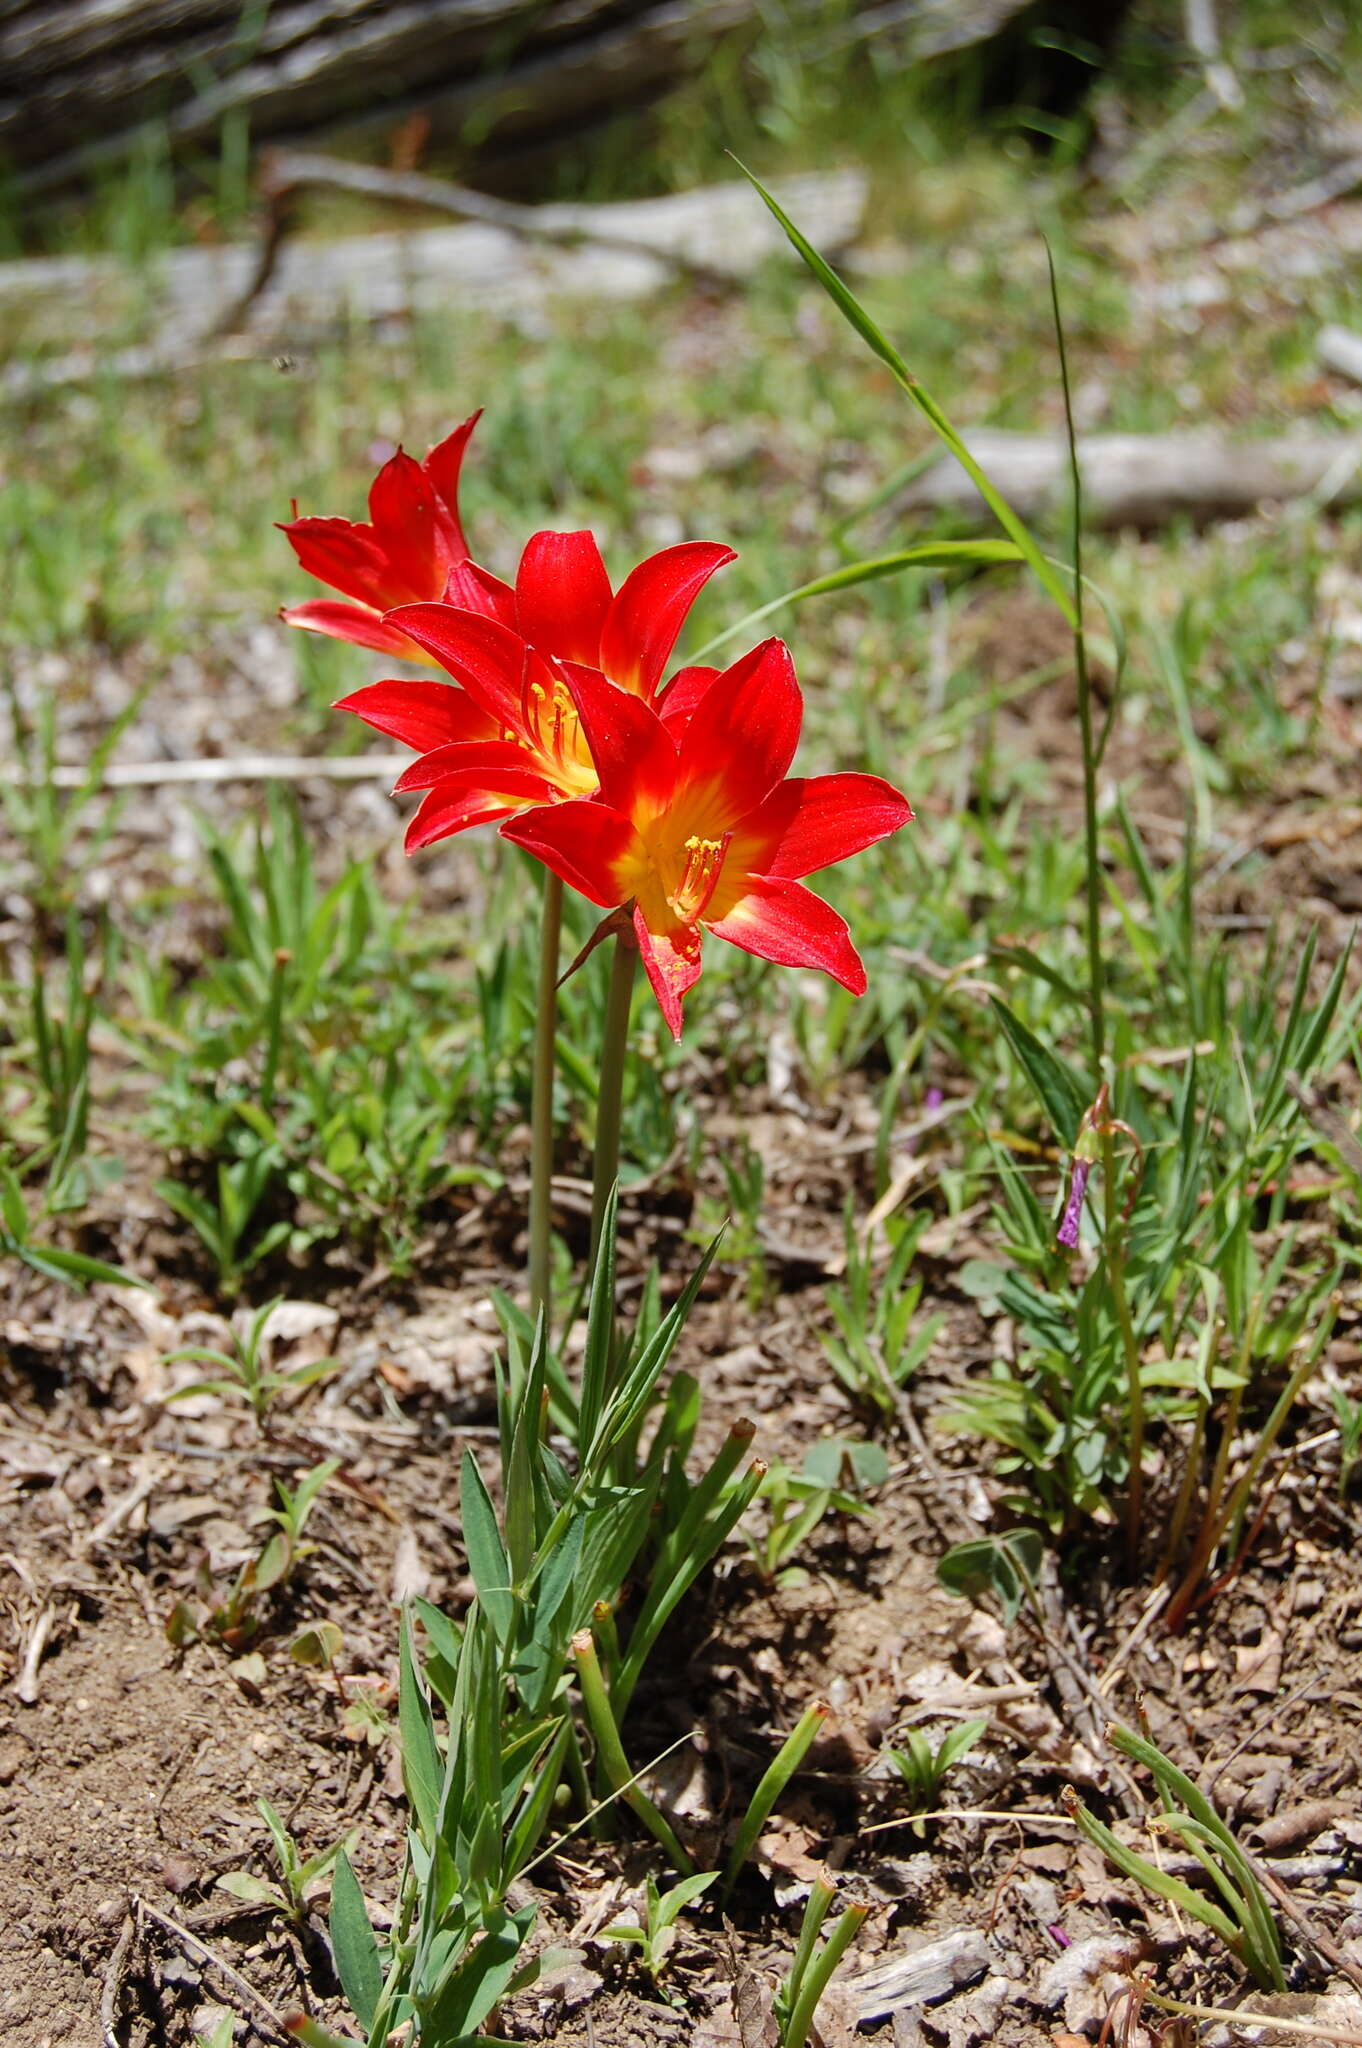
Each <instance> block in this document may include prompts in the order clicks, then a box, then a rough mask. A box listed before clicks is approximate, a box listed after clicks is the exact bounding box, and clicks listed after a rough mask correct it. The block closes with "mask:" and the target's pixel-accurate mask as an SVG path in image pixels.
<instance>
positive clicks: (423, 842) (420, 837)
mask: <svg viewBox="0 0 1362 2048" xmlns="http://www.w3.org/2000/svg"><path fill="white" fill-rule="evenodd" d="M534 801H535V799H534V798H533V797H532V796H531V797H516V796H507V795H504V794H503V793H502V792H500V791H498V790H489V789H486V788H484V787H483V786H482V785H481V784H480V783H474V784H473V785H472V787H471V788H467V789H466V788H465V787H464V786H463V784H462V783H461V782H459V781H458V780H457V779H454V778H451V779H450V780H449V781H446V782H442V783H440V784H439V785H438V786H437V787H436V788H435V789H432V790H431V792H430V794H429V796H428V797H427V798H426V800H425V802H424V803H423V804H422V805H421V808H420V810H419V811H417V813H416V815H415V817H414V818H413V819H412V821H411V823H410V824H409V825H408V827H407V832H406V838H405V840H404V842H403V843H404V845H405V846H406V849H407V852H408V853H416V852H418V851H419V850H420V848H421V847H423V846H430V845H432V844H433V843H434V841H435V840H437V839H449V838H451V837H452V836H453V834H454V833H456V832H467V831H469V830H470V829H471V828H472V827H473V826H474V825H489V824H493V825H494V824H497V823H499V822H500V821H501V819H503V818H504V817H506V815H507V813H508V812H513V811H514V810H515V809H516V807H517V805H518V804H523V803H533V802H534Z"/></svg>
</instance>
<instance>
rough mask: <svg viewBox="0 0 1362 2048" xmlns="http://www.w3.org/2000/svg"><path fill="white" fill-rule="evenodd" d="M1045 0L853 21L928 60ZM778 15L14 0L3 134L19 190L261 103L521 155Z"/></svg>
mask: <svg viewBox="0 0 1362 2048" xmlns="http://www.w3.org/2000/svg"><path fill="white" fill-rule="evenodd" d="M1033 11H1035V8H1034V0H969V4H962V0H896V4H894V5H892V6H889V7H885V6H884V5H877V4H876V0H854V4H853V6H852V8H851V9H850V10H849V14H850V20H849V22H846V23H843V22H841V21H840V19H839V21H838V24H837V26H838V27H839V29H843V30H846V31H849V34H850V38H851V39H852V40H856V41H863V40H867V39H869V38H870V37H872V36H881V35H886V36H888V37H889V39H890V42H891V45H892V46H893V47H894V49H895V50H901V52H902V54H903V56H904V58H905V59H907V60H913V61H916V60H917V59H919V58H922V57H927V56H930V55H931V54H933V52H934V51H940V50H944V49H959V48H964V47H971V46H985V45H988V44H990V43H993V42H996V41H998V40H999V39H1001V41H1002V44H1003V45H1007V44H1008V30H1009V25H1010V24H1012V23H1013V22H1014V20H1015V18H1016V17H1017V16H1019V15H1021V16H1024V15H1026V14H1027V13H1028V12H1033ZM1107 11H1108V13H1113V12H1119V11H1120V10H1119V9H1108V10H1107ZM789 15H790V20H789V22H788V23H787V24H785V25H784V33H785V34H786V35H790V36H793V37H795V38H796V39H797V40H798V42H799V43H800V44H801V45H808V44H810V43H813V44H814V46H815V47H816V45H817V41H818V39H819V37H820V36H821V37H824V38H825V37H826V34H827V31H828V15H827V10H826V9H825V8H824V7H822V6H821V5H820V4H819V0H794V4H793V5H792V7H791V8H790V10H789ZM862 15H863V16H864V17H865V19H864V22H863V23H861V22H860V21H859V19H858V17H860V16H862ZM762 19H763V16H762V9H761V6H760V0H537V4H535V5H533V6H530V5H527V4H526V0H271V4H270V5H269V6H267V7H258V8H250V9H247V10H246V11H245V12H244V13H243V10H242V7H241V5H240V0H3V4H0V73H3V75H4V78H5V85H6V90H5V92H4V94H3V95H0V150H2V151H3V153H4V155H5V157H6V160H7V161H8V162H9V163H10V164H11V165H12V166H13V168H14V172H15V175H16V178H17V181H18V183H19V184H20V187H21V189H23V190H25V191H27V192H29V193H41V192H46V191H51V190H55V189H58V188H60V187H61V186H62V185H64V184H67V183H69V182H71V180H72V179H73V178H77V177H81V176H84V175H86V174H87V173H88V172H89V171H90V170H91V169H92V168H93V167H95V166H96V165H98V164H99V163H107V162H111V161H116V160H118V159H119V158H121V157H123V156H126V155H127V153H128V152H129V150H130V148H131V147H132V146H133V145H134V143H135V142H136V140H137V139H138V138H139V137H146V136H147V135H148V134H151V133H155V134H156V135H157V137H158V139H160V140H162V141H163V142H168V143H169V145H170V146H171V147H172V148H173V149H183V148H185V147H186V146H193V145H201V144H211V143H212V142H214V141H216V139H217V137H218V136H219V135H220V134H221V133H222V131H223V127H224V124H225V123H226V122H228V121H232V120H237V121H240V120H243V119H247V120H249V124H250V129H251V133H252V134H253V135H255V136H256V137H258V138H260V139H261V140H266V141H270V140H287V139H292V138H297V137H300V136H304V135H317V134H320V133H324V132H325V130H326V129H327V127H328V126H332V127H334V126H336V125H337V124H344V126H345V128H346V130H347V132H348V133H350V134H359V135H368V136H371V137H373V138H375V139H383V140H386V139H388V138H389V137H390V136H391V134H392V131H393V128H394V126H395V125H396V124H397V123H399V122H400V121H402V120H403V118H404V117H405V116H407V115H409V114H412V113H419V115H420V116H421V118H422V120H423V121H424V122H425V123H427V124H428V127H429V132H430V135H431V136H432V138H433V139H434V140H435V141H436V142H437V143H438V142H440V141H444V140H451V141H453V142H455V143H457V144H458V145H459V147H460V148H461V150H464V151H466V150H467V149H468V148H469V147H470V142H469V138H470V136H472V135H476V137H477V138H478V141H477V149H478V151H479V154H480V155H481V156H482V157H483V158H484V160H495V161H498V162H502V163H504V162H505V160H506V159H507V158H508V157H510V158H515V157H517V156H519V157H520V158H521V159H522V161H523V159H524V156H525V153H526V151H527V150H534V149H536V148H538V147H541V146H542V147H546V148H548V147H551V148H555V149H561V148H562V147H563V146H564V144H566V146H567V147H569V148H570V147H571V139H572V137H573V136H574V134H580V133H581V132H582V131H583V130H585V129H587V128H589V127H592V126H595V125H597V124H599V123H600V122H601V121H603V120H606V119H610V118H614V117H617V116H618V115H619V114H620V113H621V112H622V111H625V110H627V109H630V108H632V107H636V106H641V105H644V104H646V103H647V102H648V101H650V100H652V99H655V98H657V97H658V96H660V95H661V94H664V93H665V92H667V91H668V90H670V89H671V88H672V87H673V86H675V85H676V84H677V83H679V82H680V80H681V79H683V78H684V77H686V76H687V75H691V74H694V73H695V72H696V71H697V70H698V69H700V68H702V67H703V66H704V64H705V63H706V61H707V59H709V58H710V56H711V55H712V52H713V50H714V47H715V45H716V43H717V42H718V41H719V40H720V39H721V38H722V37H723V36H725V35H726V34H728V33H729V31H731V30H732V29H734V28H735V27H739V26H741V25H743V24H748V23H755V24H758V25H760V24H761V23H762ZM1093 33H1094V34H1096V33H1097V31H1096V30H1095V29H1094V31H1093ZM1100 39H1101V38H1099V40H1100Z"/></svg>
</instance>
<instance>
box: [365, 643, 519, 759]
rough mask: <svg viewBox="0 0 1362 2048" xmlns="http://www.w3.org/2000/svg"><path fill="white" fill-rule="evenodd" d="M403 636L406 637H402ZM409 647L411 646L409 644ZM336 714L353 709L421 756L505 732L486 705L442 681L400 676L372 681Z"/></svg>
mask: <svg viewBox="0 0 1362 2048" xmlns="http://www.w3.org/2000/svg"><path fill="white" fill-rule="evenodd" d="M398 637H399V638H400V637H401V636H400V635H399V636H398ZM404 644H406V643H404ZM332 709H333V710H335V711H353V712H354V714H355V716H356V718H362V719H363V720H364V723H365V724H366V725H371V726H372V727H373V728H374V731H375V732H384V733H387V734H388V735H389V737H390V738H392V739H395V740H401V742H402V744H403V746H404V747H415V749H416V751H417V752H418V754H428V753H429V752H430V751H431V750H432V749H433V748H436V747H448V746H453V745H455V744H457V743H459V742H470V741H475V740H490V739H495V738H496V736H497V733H498V731H499V730H500V728H499V727H498V725H497V722H496V720H495V719H494V718H489V717H488V716H487V713H486V712H485V711H484V710H483V708H482V706H481V705H480V704H475V703H474V702H473V699H472V698H471V697H470V696H469V695H468V694H467V692H466V691H464V690H460V689H459V688H458V687H457V686H456V685H455V684H453V683H437V682H436V681H435V680H434V678H433V677H432V678H431V679H430V680H429V681H425V680H421V679H413V680H411V681H407V680H405V679H400V678H398V677H396V676H393V677H390V678H389V679H388V681H386V682H382V683H370V684H369V686H368V688H367V689H363V690H355V691H354V692H353V693H352V694H351V695H350V696H348V697H342V698H340V700H339V701H338V702H337V703H336V704H334V705H333V706H332Z"/></svg>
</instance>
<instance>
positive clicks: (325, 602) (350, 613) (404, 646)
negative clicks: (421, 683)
mask: <svg viewBox="0 0 1362 2048" xmlns="http://www.w3.org/2000/svg"><path fill="white" fill-rule="evenodd" d="M279 616H280V618H281V619H282V620H283V621H284V624H285V625H286V626H301V627H302V628H303V629H304V631H305V632H308V633H325V635H326V636H327V638H328V639H329V640H348V641H350V643H351V644H352V646H355V647H372V648H375V649H376V650H377V652H378V653H379V654H396V655H398V656H399V657H400V658H401V659H402V660H404V661H428V660H429V659H430V656H429V655H428V654H426V653H425V651H424V649H422V648H420V647H418V646H417V645H416V642H415V641H414V640H408V638H407V636H406V634H405V633H399V632H397V631H396V629H395V628H394V627H392V626H385V625H384V623H383V620H382V617H381V616H380V614H379V613H378V612H374V611H370V609H369V607H368V606H367V605H363V604H338V603H337V602H336V600H335V598H333V597H314V598H309V599H308V601H307V603H306V604H289V605H285V606H283V608H282V609H281V611H280V613H279Z"/></svg>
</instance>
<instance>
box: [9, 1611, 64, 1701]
mask: <svg viewBox="0 0 1362 2048" xmlns="http://www.w3.org/2000/svg"><path fill="white" fill-rule="evenodd" d="M56 1619H57V1610H56V1608H55V1607H54V1606H53V1604H52V1602H51V1601H50V1600H49V1601H48V1602H47V1604H46V1605H45V1606H44V1607H42V1608H40V1609H39V1611H38V1613H37V1615H36V1616H35V1618H34V1621H33V1626H32V1627H31V1628H30V1630H29V1632H28V1642H27V1643H26V1645H25V1647H24V1661H23V1663H22V1665H21V1666H20V1668H19V1676H18V1677H17V1678H16V1679H15V1681H14V1691H15V1695H16V1697H17V1698H18V1699H21V1700H22V1701H23V1703H24V1705H25V1706H26V1707H31V1706H33V1705H35V1703H36V1701H37V1698H38V1666H39V1665H40V1664H41V1663H42V1661H43V1651H44V1650H45V1649H46V1648H47V1639H48V1637H49V1636H50V1635H51V1633H52V1629H53V1626H54V1624H55V1622H56Z"/></svg>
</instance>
